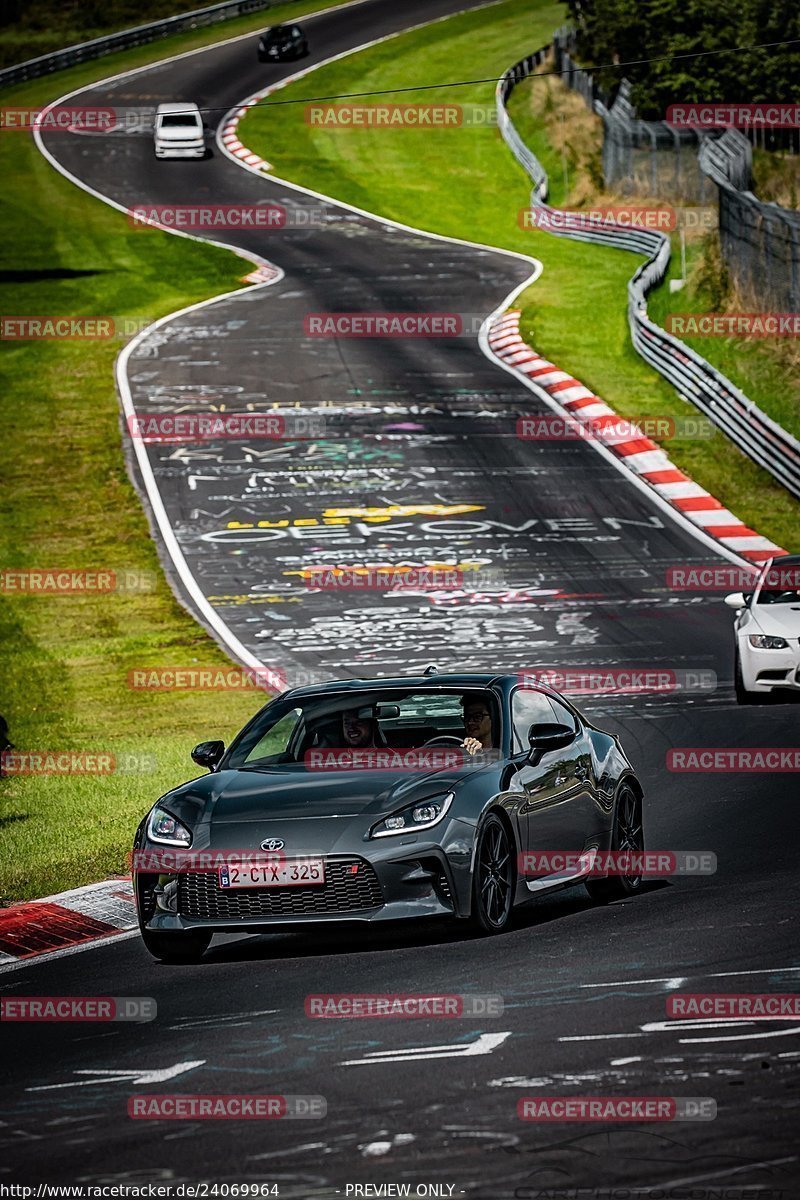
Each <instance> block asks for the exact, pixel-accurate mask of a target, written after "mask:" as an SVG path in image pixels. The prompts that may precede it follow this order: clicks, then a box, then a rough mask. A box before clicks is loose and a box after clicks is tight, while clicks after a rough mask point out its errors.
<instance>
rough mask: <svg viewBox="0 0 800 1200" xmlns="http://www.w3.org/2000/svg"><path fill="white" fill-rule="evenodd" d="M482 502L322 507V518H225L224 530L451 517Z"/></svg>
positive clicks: (479, 509) (483, 506)
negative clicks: (239, 519) (256, 519)
mask: <svg viewBox="0 0 800 1200" xmlns="http://www.w3.org/2000/svg"><path fill="white" fill-rule="evenodd" d="M484 508H485V505H483V504H388V505H385V506H384V507H383V508H375V507H361V508H326V509H325V510H324V512H323V514H322V519H321V520H320V519H319V518H318V517H296V518H295V519H294V520H291V521H290V520H289V519H288V518H287V517H283V518H282V519H281V520H280V521H228V523H227V525H226V529H288V528H289V527H290V526H295V527H302V526H305V527H306V528H308V527H309V526H314V525H349V524H350V522H351V521H352V520H358V521H368V522H370V523H371V524H375V525H377V524H382V523H383V522H385V521H391V520H393V519H394V518H395V517H455V516H457V515H458V514H460V513H469V512H479V511H482V510H483V509H484Z"/></svg>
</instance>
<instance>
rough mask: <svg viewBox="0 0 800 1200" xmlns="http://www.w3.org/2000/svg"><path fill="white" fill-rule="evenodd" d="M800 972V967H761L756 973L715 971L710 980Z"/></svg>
mask: <svg viewBox="0 0 800 1200" xmlns="http://www.w3.org/2000/svg"><path fill="white" fill-rule="evenodd" d="M789 971H800V967H759V968H758V970H755V971H714V972H713V974H711V975H709V976H708V978H709V979H727V978H728V977H729V976H732V975H773V974H775V975H780V974H782V973H783V972H787V973H788V972H789Z"/></svg>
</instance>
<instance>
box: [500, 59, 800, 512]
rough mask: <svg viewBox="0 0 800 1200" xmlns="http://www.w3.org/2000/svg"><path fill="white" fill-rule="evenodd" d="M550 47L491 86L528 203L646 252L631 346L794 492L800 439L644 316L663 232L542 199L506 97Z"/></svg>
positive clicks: (602, 240) (657, 275) (566, 226)
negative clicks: (590, 217)
mask: <svg viewBox="0 0 800 1200" xmlns="http://www.w3.org/2000/svg"><path fill="white" fill-rule="evenodd" d="M550 50H551V46H550V45H547V46H543V47H542V48H541V49H539V50H537V51H536V52H535V53H534V54H529V55H528V57H527V58H523V59H521V60H520V62H518V63H515V65H514V66H513V67H510V68H509V69H508V71H506V72H505V74H504V75H502V76H501V78H500V79H499V81H498V83H497V88H496V91H495V101H496V105H497V121H498V127H499V129H500V132H501V134H502V136H503V138H504V140H505V142H506V144H507V145H508V147H509V148H510V150H511V152H512V154H513V155H514V157H515V158H516V159H517V161H518V162H519V163H520V165H521V166H522V167H523V168H524V169H525V171H526V172H527V173H528V176H529V177H530V179H531V181H532V183H533V189H532V191H531V208H532V209H538V210H539V212H540V216H541V222H540V223H541V224H542V226H543V227H544V228H546V229H547V230H548V231H549V232H551V233H554V234H556V235H557V236H560V237H568V238H572V239H575V240H577V241H583V242H593V243H596V244H599V245H605V246H614V247H615V248H617V249H620V250H633V251H635V252H636V253H638V254H644V255H645V256H646V258H647V261H646V262H645V263H643V264H642V265H641V266H640V267H639V268H638V269H637V271H636V272H635V274H634V275H633V277H632V278H631V279H630V281H629V283H628V324H629V325H630V330H631V339H632V341H633V345H634V347H635V349H636V350H637V352H638V353H639V354H640V355H641V356H642V358H643V359H644V360H645V361H646V362H647V363H649V364H650V366H652V367H654V368H655V370H656V371H658V372H659V374H660V375H663V376H664V378H665V379H667V380H668V381H669V382H670V383H671V384H672V386H673V387H674V388H675V389H676V390H677V392H678V394H679V395H680V396H682V397H683V398H684V399H686V400H688V401H690V402H691V403H692V404H694V405H695V407H696V408H698V409H699V410H700V411H701V412H702V413H703V414H704V415H705V416H707V417H708V418H709V420H711V421H713V422H714V424H715V425H717V426H718V427H719V428H720V429H721V430H722V431H723V432H724V433H725V434H727V436H728V437H729V438H730V439H731V440H732V441H733V442H735V443H736V445H737V446H738V447H739V448H740V449H741V450H743V451H744V452H745V454H747V455H748V456H749V457H750V458H752V459H753V461H754V462H757V463H758V464H759V465H760V466H762V467H764V468H765V469H766V470H767V471H769V473H770V474H771V475H772V476H773V477H774V478H775V479H777V480H778V482H779V483H781V484H783V486H784V487H785V488H786V489H787V490H788V491H790V492H791V493H792V494H793V495H794V496H798V497H800V442H798V441H797V439H796V438H794V437H792V435H791V434H790V433H787V431H786V430H785V429H782V428H781V426H780V425H778V424H777V422H775V421H773V420H772V419H771V418H770V417H768V416H767V414H766V413H764V412H762V411H761V409H760V408H758V407H757V406H756V404H755V403H754V402H753V401H752V400H750V399H748V397H747V396H745V395H744V393H743V392H741V391H740V390H739V389H738V388H737V387H735V386H734V385H733V384H732V383H731V381H730V380H729V379H727V378H726V377H725V376H724V375H722V374H721V372H719V371H718V370H717V369H716V367H713V366H712V365H711V363H709V362H706V360H705V359H704V358H701V356H700V355H699V354H697V353H696V352H695V351H694V350H692V349H691V348H690V347H689V346H687V345H686V344H685V343H684V342H682V341H680V340H679V339H678V338H676V337H673V336H672V335H671V334H669V333H667V332H666V331H665V330H664V329H662V328H661V327H660V326H659V325H656V324H655V322H654V321H651V320H650V318H649V317H648V315H647V294H648V292H650V291H651V290H652V289H653V288H654V287H655V286H656V285H657V284H659V283H661V282H662V281H663V279H664V276H665V275H666V271H667V267H668V265H669V260H670V241H669V238H668V237H667V236H666V234H663V233H656V232H654V231H649V230H636V231H633V230H630V229H629V228H627V227H626V226H622V225H616V224H613V223H611V222H605V221H601V220H597V221H596V222H595V221H588V222H587V221H584V219H583V218H582V217H581V216H580V215H577V214H575V213H565V212H562V211H561V210H560V209H557V208H551V207H549V206H548V205H547V203H546V199H547V172H546V171H545V169H544V167H543V166H542V164H541V163H540V162H539V160H538V159H537V158H536V156H535V154H534V153H533V152H532V151H531V150H530V149H529V148H528V147H527V146H526V145H525V143H524V142H523V140H522V138H521V137H520V135H519V132H518V130H517V128H516V126H515V125H514V123H513V121H512V120H511V117H510V116H509V114H508V109H507V108H506V102H507V100H508V98H509V96H510V95H511V93H512V92H513V90H514V88H515V87H516V86H517V84H518V83H520V82H521V81H522V80H523V79H527V77H528V76H529V75H531V74H532V73H533V72H534V71H535V68H536V67H537V66H539V65H540V64H541V63H542V61H543V60H544V59H545V58H546V57H547V55H548V53H549V52H550Z"/></svg>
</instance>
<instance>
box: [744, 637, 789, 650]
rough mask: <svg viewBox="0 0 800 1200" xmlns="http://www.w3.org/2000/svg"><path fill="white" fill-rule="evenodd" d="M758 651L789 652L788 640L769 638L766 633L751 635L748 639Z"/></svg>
mask: <svg viewBox="0 0 800 1200" xmlns="http://www.w3.org/2000/svg"><path fill="white" fill-rule="evenodd" d="M747 640H748V641H749V642H750V645H751V646H755V648H756V650H788V649H789V643H788V642H787V641H786V638H782V637H768V636H767V634H766V633H751V634H750V636H749V637H748V639H747Z"/></svg>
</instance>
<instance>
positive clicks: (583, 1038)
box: [558, 1033, 645, 1042]
mask: <svg viewBox="0 0 800 1200" xmlns="http://www.w3.org/2000/svg"><path fill="white" fill-rule="evenodd" d="M644 1036H645V1035H644V1034H643V1033H581V1034H579V1035H577V1036H576V1037H560V1038H559V1039H558V1041H559V1042H604V1041H606V1040H607V1039H608V1040H610V1039H611V1038H639V1037H644Z"/></svg>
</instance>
